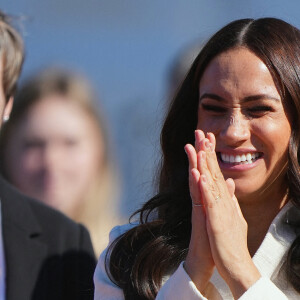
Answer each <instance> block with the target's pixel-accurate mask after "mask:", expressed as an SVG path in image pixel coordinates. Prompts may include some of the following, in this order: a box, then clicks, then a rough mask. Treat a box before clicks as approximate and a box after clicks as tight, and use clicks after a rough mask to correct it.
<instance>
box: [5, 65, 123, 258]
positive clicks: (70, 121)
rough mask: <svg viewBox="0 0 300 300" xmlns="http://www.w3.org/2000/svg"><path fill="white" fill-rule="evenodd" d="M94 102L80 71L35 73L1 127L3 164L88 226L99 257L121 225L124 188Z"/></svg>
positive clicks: (11, 175) (18, 181) (19, 183)
mask: <svg viewBox="0 0 300 300" xmlns="http://www.w3.org/2000/svg"><path fill="white" fill-rule="evenodd" d="M96 102H97V99H96V95H95V93H94V91H93V89H92V87H91V85H90V83H89V82H88V80H87V79H86V78H84V77H83V76H82V75H81V74H79V73H76V72H73V71H71V70H67V69H62V68H58V67H49V68H45V69H43V70H42V71H39V72H37V73H36V74H34V75H33V76H31V77H30V78H28V79H27V80H26V81H25V82H24V84H23V86H21V88H20V91H19V93H18V94H17V95H16V99H15V105H14V108H13V110H12V113H11V116H10V120H9V121H8V122H6V124H5V125H4V126H3V131H2V133H1V137H0V143H1V150H0V154H1V155H0V163H1V172H2V173H3V176H4V177H5V178H6V179H7V180H8V181H10V182H11V183H12V184H13V185H15V186H16V187H17V188H18V189H19V190H20V191H22V192H24V193H25V194H27V195H29V196H31V197H34V198H36V199H39V200H41V201H42V202H44V203H46V204H48V205H50V206H52V207H54V208H56V209H58V210H60V211H61V212H63V213H64V214H66V215H67V216H69V217H70V218H72V219H73V220H75V221H77V222H80V223H83V224H84V225H86V226H87V228H88V229H89V231H90V234H91V238H92V242H93V245H94V248H95V251H96V254H97V255H99V254H100V252H101V250H103V248H104V246H105V245H106V244H107V239H108V233H109V230H110V228H111V226H113V225H116V224H118V222H119V218H118V216H117V210H118V202H117V198H118V191H119V184H118V178H117V172H116V168H115V166H114V165H113V163H112V153H111V149H110V143H109V141H108V134H107V129H106V127H105V122H104V118H103V116H102V115H101V116H100V110H99V109H98V108H97V106H96ZM97 105H98V104H97Z"/></svg>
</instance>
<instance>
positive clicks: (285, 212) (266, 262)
mask: <svg viewBox="0 0 300 300" xmlns="http://www.w3.org/2000/svg"><path fill="white" fill-rule="evenodd" d="M296 223H298V224H299V223H300V213H299V212H298V210H297V209H296V208H295V206H294V205H293V204H292V202H288V203H287V204H286V205H285V206H284V207H283V208H282V209H281V210H280V212H279V213H278V215H277V216H276V217H275V218H274V220H273V221H272V223H271V225H270V227H269V230H268V232H267V234H266V236H265V238H264V240H263V242H262V243H261V245H260V247H259V248H258V250H257V252H256V253H255V255H254V256H253V262H254V264H255V265H256V267H257V269H258V270H259V272H260V273H261V275H262V276H264V277H267V278H274V277H276V276H277V274H278V272H279V270H280V268H281V267H282V264H283V263H284V262H285V256H286V254H287V251H288V249H289V248H290V246H291V244H292V242H293V241H294V239H295V238H296V230H295V226H293V225H295V224H296ZM211 283H212V284H213V285H214V286H215V287H216V289H217V290H218V291H219V293H220V295H221V296H222V298H223V299H231V298H232V294H231V292H230V289H229V287H228V286H227V284H226V282H225V281H224V280H223V278H222V277H221V276H220V274H219V273H218V271H217V270H216V269H215V271H214V274H213V276H212V278H211Z"/></svg>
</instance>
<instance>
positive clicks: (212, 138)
mask: <svg viewBox="0 0 300 300" xmlns="http://www.w3.org/2000/svg"><path fill="white" fill-rule="evenodd" d="M207 138H208V140H209V142H210V143H211V144H212V148H213V150H215V149H216V137H215V135H214V134H213V133H211V132H208V133H207Z"/></svg>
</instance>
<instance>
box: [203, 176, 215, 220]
mask: <svg viewBox="0 0 300 300" xmlns="http://www.w3.org/2000/svg"><path fill="white" fill-rule="evenodd" d="M199 190H200V192H201V199H202V203H203V205H204V207H205V210H206V214H208V213H210V212H209V211H210V210H211V209H213V208H216V206H217V205H218V201H216V194H215V191H213V190H212V189H211V186H210V183H209V181H208V178H207V176H206V175H204V174H201V175H200V179H199ZM210 214H211V213H210Z"/></svg>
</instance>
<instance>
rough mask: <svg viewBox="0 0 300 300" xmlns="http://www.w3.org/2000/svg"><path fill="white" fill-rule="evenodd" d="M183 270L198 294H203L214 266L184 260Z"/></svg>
mask: <svg viewBox="0 0 300 300" xmlns="http://www.w3.org/2000/svg"><path fill="white" fill-rule="evenodd" d="M183 268H184V269H185V271H186V273H187V274H188V275H189V277H190V278H191V280H192V281H193V283H194V284H195V286H196V287H197V289H198V290H199V292H200V293H203V291H204V290H205V288H206V287H207V285H208V283H209V280H210V278H211V276H212V274H213V270H214V265H212V264H210V263H205V262H204V263H202V262H195V261H194V260H192V259H188V258H187V259H186V261H185V262H184V263H183Z"/></svg>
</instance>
